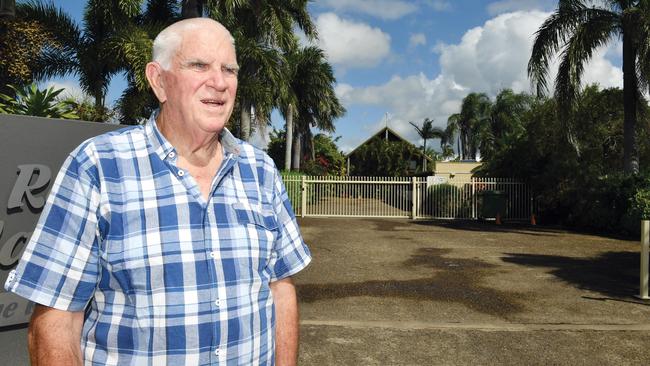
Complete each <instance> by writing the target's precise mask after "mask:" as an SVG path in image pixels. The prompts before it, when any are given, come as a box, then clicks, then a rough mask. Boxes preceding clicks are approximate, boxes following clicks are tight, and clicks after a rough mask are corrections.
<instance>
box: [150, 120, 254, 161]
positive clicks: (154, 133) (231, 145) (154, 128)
mask: <svg viewBox="0 0 650 366" xmlns="http://www.w3.org/2000/svg"><path fill="white" fill-rule="evenodd" d="M158 112H159V110H155V111H154V112H153V113H151V116H150V117H149V120H147V122H146V124H145V126H144V130H145V135H146V137H147V140H148V142H149V144H150V145H151V149H152V150H153V151H154V152H155V153H156V155H158V157H159V158H160V159H161V160H164V159H165V158H166V157H167V155H169V153H170V152H172V151H176V149H175V148H174V146H173V145H172V144H171V143H170V142H169V141H168V140H167V139H166V138H165V136H163V134H162V133H161V132H160V130H159V129H158V125H157V124H156V118H157V117H158ZM219 140H220V141H221V146H222V147H223V149H224V152H225V153H226V154H228V155H234V156H235V157H237V156H239V153H240V151H241V150H240V147H239V141H238V140H237V139H236V138H235V136H233V134H232V133H231V132H230V131H229V130H228V129H227V128H225V127H224V128H223V130H222V131H221V134H220V135H219Z"/></svg>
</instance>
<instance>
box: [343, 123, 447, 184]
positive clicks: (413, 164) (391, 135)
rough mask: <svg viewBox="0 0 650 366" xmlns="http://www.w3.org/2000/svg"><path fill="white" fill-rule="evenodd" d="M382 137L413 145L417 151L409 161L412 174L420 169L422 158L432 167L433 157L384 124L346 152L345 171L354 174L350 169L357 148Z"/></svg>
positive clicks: (352, 165)
mask: <svg viewBox="0 0 650 366" xmlns="http://www.w3.org/2000/svg"><path fill="white" fill-rule="evenodd" d="M378 138H379V139H383V140H386V141H393V142H405V143H407V144H409V145H410V146H413V147H414V148H415V151H417V153H416V154H417V156H418V158H417V159H413V160H411V161H409V169H410V170H411V171H412V174H415V172H417V171H422V165H423V161H424V159H426V160H427V166H429V167H433V166H434V164H435V162H434V160H433V159H431V158H430V157H429V156H427V155H425V154H424V153H422V150H420V149H419V148H418V147H417V146H415V145H413V144H412V143H411V142H410V141H408V140H406V139H405V138H403V137H402V136H400V135H399V134H398V133H397V132H395V130H393V129H391V128H390V127H388V126H386V127H384V128H382V129H381V130H379V131H377V132H376V133H375V134H373V135H372V136H370V137H369V138H368V139H366V140H365V141H364V142H362V143H361V144H359V146H357V147H355V148H354V149H353V150H352V151H350V152H349V153H347V154H346V159H347V172H348V175H354V174H353V172H352V171H351V168H353V167H354V162H355V153H357V152H358V151H359V149H360V148H361V147H362V146H364V145H367V144H369V143H370V142H371V141H373V140H375V139H378Z"/></svg>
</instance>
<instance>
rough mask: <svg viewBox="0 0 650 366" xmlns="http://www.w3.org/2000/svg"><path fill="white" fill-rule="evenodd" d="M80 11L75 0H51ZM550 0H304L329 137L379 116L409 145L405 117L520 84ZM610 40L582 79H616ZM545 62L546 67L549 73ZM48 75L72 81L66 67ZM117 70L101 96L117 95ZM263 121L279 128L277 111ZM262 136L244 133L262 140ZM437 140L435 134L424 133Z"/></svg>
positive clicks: (357, 131)
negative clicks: (331, 113) (326, 86)
mask: <svg viewBox="0 0 650 366" xmlns="http://www.w3.org/2000/svg"><path fill="white" fill-rule="evenodd" d="M54 3H55V4H56V5H58V6H62V7H63V8H64V9H65V10H66V11H67V12H68V13H69V14H70V15H72V16H73V17H75V18H76V19H79V20H80V19H81V14H82V11H83V9H82V7H83V4H85V1H84V2H81V1H79V2H78V1H55V2H54ZM556 4H557V2H556V1H554V0H496V1H488V0H472V1H470V0H456V1H451V0H414V1H402V0H317V1H314V2H312V3H311V4H310V13H311V14H312V18H313V19H314V21H315V23H316V25H317V28H318V32H319V40H318V41H317V44H318V45H319V46H320V47H321V48H323V49H324V50H325V52H326V54H327V55H328V58H329V61H330V63H331V64H332V66H333V67H334V71H335V75H336V78H337V85H336V91H337V95H338V96H339V98H340V99H341V101H342V103H343V105H344V106H345V107H346V108H347V110H348V113H347V114H346V116H345V117H343V118H341V119H339V120H337V121H336V132H335V133H334V135H335V136H341V139H340V140H339V142H338V144H339V147H340V148H341V149H342V150H343V151H344V152H347V151H350V150H351V149H353V148H354V147H356V146H357V145H358V144H359V143H361V142H363V141H364V140H365V139H366V138H368V137H369V136H371V135H372V134H373V133H375V132H376V131H378V130H379V129H380V128H382V127H383V126H384V125H385V124H386V115H388V121H387V123H388V125H389V126H390V127H391V128H393V129H394V130H396V131H397V132H398V133H400V134H401V135H402V136H403V137H405V138H407V139H408V140H410V141H412V142H413V143H415V144H416V145H418V146H419V145H420V144H421V140H420V139H419V138H418V137H417V134H416V133H415V130H414V129H413V127H412V126H411V125H410V124H409V123H408V122H409V121H413V122H416V123H418V124H419V123H421V121H422V120H423V119H424V118H431V119H434V120H435V125H437V126H440V127H444V126H445V125H446V121H447V117H448V116H449V115H450V114H452V113H456V112H458V110H459V108H460V103H461V101H462V98H463V97H464V96H465V95H467V94H468V93H470V92H486V93H488V95H490V96H491V97H494V96H495V95H496V94H497V93H498V92H499V90H502V89H504V88H511V89H514V90H515V91H530V82H529V80H528V79H527V77H526V64H527V62H528V57H529V56H530V47H531V45H532V42H533V39H534V32H535V31H536V30H537V29H538V28H539V26H540V25H541V23H542V22H543V21H544V20H545V19H546V18H547V17H548V16H549V15H550V12H551V11H553V10H554V8H555V6H556ZM620 49H621V45H620V42H619V41H618V40H614V41H613V42H611V44H610V45H608V46H607V47H605V48H603V49H602V50H601V51H600V52H598V53H597V54H596V55H594V57H593V60H592V61H591V63H590V64H589V66H588V68H587V71H586V74H585V77H584V80H585V82H587V83H594V82H596V83H599V84H600V85H601V86H603V87H609V86H622V83H623V79H622V72H621V70H620ZM553 75H554V71H552V73H551V77H553ZM55 82H56V85H59V86H67V87H70V88H74V86H75V84H76V80H75V79H74V78H73V77H68V78H64V79H58V80H56V81H55ZM124 85H125V83H124V81H123V79H122V78H119V77H118V78H116V80H115V81H114V82H113V83H112V84H111V88H110V91H109V95H108V100H109V101H113V100H115V99H116V98H118V97H119V95H120V94H121V91H122V89H123V88H124ZM272 119H273V126H274V127H275V128H282V127H283V125H284V121H283V120H282V118H281V117H280V116H279V114H277V113H274V114H273V116H272ZM264 140H265V138H264V136H255V138H254V139H253V142H254V143H255V144H257V145H260V146H263V145H265V142H264ZM433 146H434V147H436V148H437V147H438V142H437V141H436V142H434V143H433Z"/></svg>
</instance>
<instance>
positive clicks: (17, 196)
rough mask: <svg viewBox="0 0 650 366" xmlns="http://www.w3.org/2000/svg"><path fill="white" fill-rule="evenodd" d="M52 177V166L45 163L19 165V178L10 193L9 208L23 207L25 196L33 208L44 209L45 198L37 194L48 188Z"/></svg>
mask: <svg viewBox="0 0 650 366" xmlns="http://www.w3.org/2000/svg"><path fill="white" fill-rule="evenodd" d="M34 176H36V179H33V177H34ZM51 178H52V172H51V171H50V168H48V167H47V166H45V165H42V164H23V165H18V179H17V180H16V184H14V188H13V189H12V190H11V194H10V195H9V203H8V204H7V209H9V210H14V209H17V208H22V207H23V205H24V203H23V198H26V199H27V204H29V206H30V207H32V208H33V209H35V210H40V209H42V208H43V206H45V198H44V197H41V196H36V194H37V193H38V192H42V191H43V190H44V189H45V188H47V185H48V184H49V183H50V179H51ZM32 181H33V182H32ZM30 182H31V184H30Z"/></svg>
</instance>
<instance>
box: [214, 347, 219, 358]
mask: <svg viewBox="0 0 650 366" xmlns="http://www.w3.org/2000/svg"><path fill="white" fill-rule="evenodd" d="M214 354H215V355H216V356H219V349H218V348H217V349H215V350H214Z"/></svg>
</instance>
